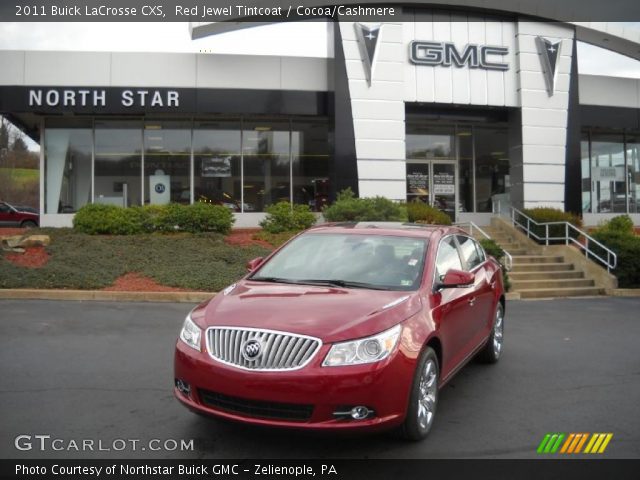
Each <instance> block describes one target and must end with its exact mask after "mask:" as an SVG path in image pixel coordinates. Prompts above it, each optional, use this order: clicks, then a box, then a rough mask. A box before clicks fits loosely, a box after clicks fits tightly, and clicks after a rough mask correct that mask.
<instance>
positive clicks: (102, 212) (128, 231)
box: [73, 203, 144, 235]
mask: <svg viewBox="0 0 640 480" xmlns="http://www.w3.org/2000/svg"><path fill="white" fill-rule="evenodd" d="M143 216H144V215H143V213H142V210H141V209H140V208H123V207H118V206H115V205H101V204H95V203H94V204H89V205H85V206H84V207H82V208H81V209H80V210H78V212H77V213H76V214H75V216H74V218H73V228H74V229H76V230H77V231H79V232H82V233H87V234H89V235H97V234H111V235H134V234H136V233H142V232H143V231H144V218H143Z"/></svg>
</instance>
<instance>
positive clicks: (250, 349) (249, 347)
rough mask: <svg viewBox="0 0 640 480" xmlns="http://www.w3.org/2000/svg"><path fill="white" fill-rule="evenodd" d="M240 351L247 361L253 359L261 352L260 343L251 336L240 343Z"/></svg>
mask: <svg viewBox="0 0 640 480" xmlns="http://www.w3.org/2000/svg"><path fill="white" fill-rule="evenodd" d="M241 351H242V356H243V357H244V358H246V359H247V360H249V361H253V360H256V359H257V358H258V357H259V356H260V353H262V344H261V343H260V342H259V341H258V340H256V339H255V338H252V339H251V340H248V341H246V342H245V343H244V345H242V348H241Z"/></svg>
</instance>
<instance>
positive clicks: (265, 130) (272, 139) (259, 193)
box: [242, 119, 291, 212]
mask: <svg viewBox="0 0 640 480" xmlns="http://www.w3.org/2000/svg"><path fill="white" fill-rule="evenodd" d="M290 136H291V135H290V129H289V122H288V121H269V120H266V119H265V120H261V121H255V122H251V121H248V122H245V123H244V126H243V138H242V155H243V160H244V165H243V169H244V175H243V176H244V211H245V212H263V211H264V208H265V207H266V206H267V205H271V204H273V203H277V202H280V201H287V202H288V201H289V199H290V198H291V181H290V179H291V163H290V159H291V151H290Z"/></svg>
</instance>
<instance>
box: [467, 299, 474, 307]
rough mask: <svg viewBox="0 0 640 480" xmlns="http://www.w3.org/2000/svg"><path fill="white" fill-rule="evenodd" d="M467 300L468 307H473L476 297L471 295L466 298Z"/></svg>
mask: <svg viewBox="0 0 640 480" xmlns="http://www.w3.org/2000/svg"><path fill="white" fill-rule="evenodd" d="M467 302H469V306H470V307H473V306H474V305H475V303H476V297H471V298H470V299H468V300H467Z"/></svg>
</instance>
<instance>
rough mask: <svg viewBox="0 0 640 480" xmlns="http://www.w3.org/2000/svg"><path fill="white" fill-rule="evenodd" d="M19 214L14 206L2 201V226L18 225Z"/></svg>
mask: <svg viewBox="0 0 640 480" xmlns="http://www.w3.org/2000/svg"><path fill="white" fill-rule="evenodd" d="M16 218H17V215H16V213H15V211H14V210H13V208H11V207H10V206H9V205H7V204H6V203H4V202H0V227H13V226H15V225H16Z"/></svg>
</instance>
